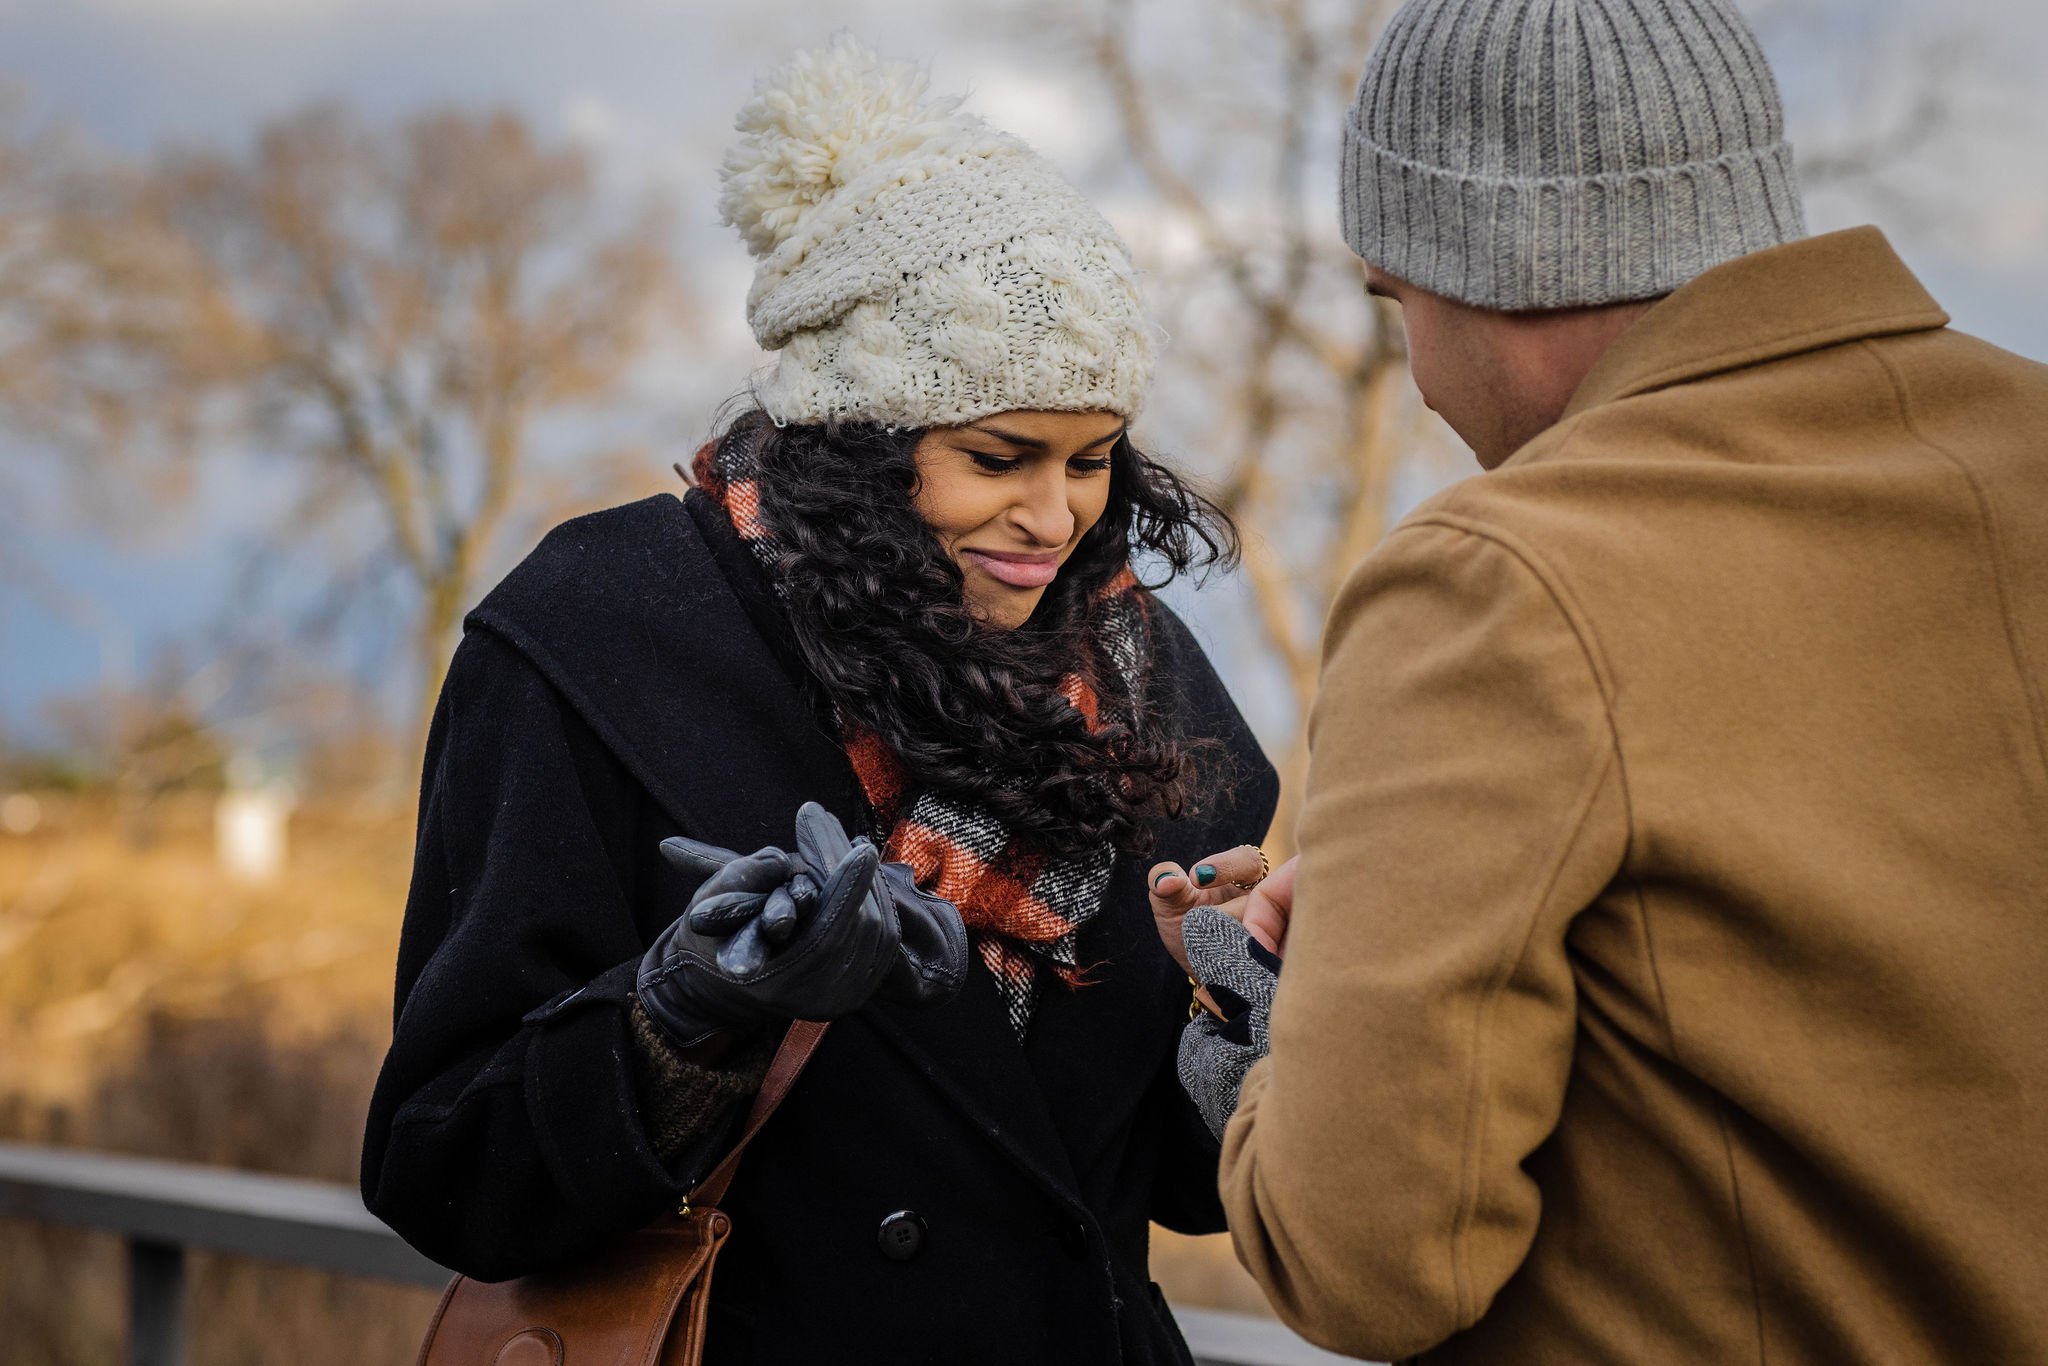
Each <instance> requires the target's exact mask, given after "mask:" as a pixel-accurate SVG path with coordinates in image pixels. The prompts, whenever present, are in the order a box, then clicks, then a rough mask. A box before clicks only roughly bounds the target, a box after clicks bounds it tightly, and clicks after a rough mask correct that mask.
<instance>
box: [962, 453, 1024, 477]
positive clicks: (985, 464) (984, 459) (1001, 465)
mask: <svg viewBox="0 0 2048 1366" xmlns="http://www.w3.org/2000/svg"><path fill="white" fill-rule="evenodd" d="M967 458H968V459H970V460H972V461H973V462H974V463H975V464H977V465H979V466H981V467H982V468H983V469H985V470H987V471H989V472H990V473H991V474H1008V473H1009V472H1010V471H1011V470H1014V469H1016V468H1017V467H1018V466H1019V465H1021V464H1023V463H1024V462H1023V461H1021V460H1011V459H1008V458H1006V457H1004V456H1000V455H989V454H988V453H986V452H984V451H969V452H967Z"/></svg>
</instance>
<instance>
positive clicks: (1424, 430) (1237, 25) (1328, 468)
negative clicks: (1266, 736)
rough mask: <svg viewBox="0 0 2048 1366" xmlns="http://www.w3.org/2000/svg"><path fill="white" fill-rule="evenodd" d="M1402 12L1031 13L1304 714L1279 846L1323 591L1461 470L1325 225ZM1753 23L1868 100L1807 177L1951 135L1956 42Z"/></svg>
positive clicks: (1148, 9)
mask: <svg viewBox="0 0 2048 1366" xmlns="http://www.w3.org/2000/svg"><path fill="white" fill-rule="evenodd" d="M1397 4H1398V0H1170V3H1169V0H1063V3H1062V4H1061V5H1060V7H1059V8H1058V9H1057V10H1056V11H1055V12H1054V22H1053V23H1052V24H1051V25H1050V26H1049V27H1048V25H1047V24H1046V22H1045V17H1044V16H1045V11H1044V9H1043V6H1042V5H1034V6H1032V8H1031V12H1030V17H1029V19H1028V27H1029V31H1030V32H1032V33H1034V34H1044V33H1047V32H1050V33H1051V34H1052V35H1054V41H1057V42H1060V43H1062V44H1064V45H1065V46H1066V48H1067V49H1069V50H1070V51H1072V52H1074V53H1076V54H1078V55H1079V56H1080V57H1081V58H1082V59H1083V69H1084V70H1085V71H1086V72H1087V73H1088V74H1089V76H1090V77H1091V81H1092V84H1093V86H1094V87H1095V89H1096V90H1097V91H1098V92H1099V94H1100V96H1101V97H1102V99H1103V100H1104V101H1105V103H1106V105H1107V106H1108V108H1109V109H1110V110H1111V111H1112V113H1113V118H1114V123H1113V127H1114V130H1115V143H1116V151H1115V156H1114V164H1113V165H1112V166H1110V167H1108V168H1107V173H1106V175H1105V177H1104V179H1105V184H1106V186H1107V187H1108V188H1111V189H1115V188H1120V187H1125V186H1127V187H1129V188H1131V189H1132V190H1134V191H1135V192H1136V196H1137V197H1138V198H1140V199H1141V200H1142V201H1143V202H1144V203H1145V204H1146V205H1147V208H1146V210H1145V212H1144V215H1143V216H1142V219H1141V221H1139V222H1136V223H1134V224H1133V225H1132V227H1133V232H1132V236H1133V237H1134V239H1135V240H1134V243H1133V245H1134V249H1135V250H1136V251H1137V252H1138V254H1139V256H1140V258H1141V264H1143V265H1145V266H1146V267H1147V268H1148V269H1150V270H1151V271H1152V272H1153V274H1154V278H1155V280H1156V282H1157V283H1156V286H1155V288H1154V290H1153V295H1154V300H1155V303H1156V304H1157V305H1158V306H1159V307H1160V308H1161V310H1162V313H1163V314H1164V315H1165V318H1166V321H1167V324H1168V328H1169V331H1170V332H1171V333H1172V334H1173V344H1172V348H1171V364H1170V366H1169V367H1168V372H1167V373H1166V374H1165V375H1164V376H1163V377H1162V379H1163V383H1162V389H1163V391H1164V392H1163V393H1162V395H1161V398H1160V401H1159V402H1158V403H1156V404H1155V405H1154V411H1155V413H1158V414H1162V415H1163V416H1164V420H1165V421H1167V422H1169V423H1172V424H1173V425H1174V426H1176V427H1177V428H1178V429H1179V431H1180V432H1181V433H1182V434H1183V435H1184V437H1187V438H1191V439H1192V444H1194V445H1195V446H1197V447H1198V448H1199V449H1201V450H1203V451H1204V452H1207V453H1211V454H1213V455H1214V456H1217V457H1220V463H1221V477H1220V481H1219V483H1220V490H1221V494H1222V498H1221V501H1222V502H1223V504H1224V505H1225V506H1226V507H1227V508H1228V509H1229V510H1230V511H1231V512H1232V513H1233V514H1234V515H1236V516H1237V517H1238V518H1239V520H1240V522H1241V523H1242V524H1243V525H1244V526H1245V528H1246V530H1247V532H1248V533H1249V535H1248V546H1247V556H1246V578H1247V580H1248V582H1249V586H1250V589H1251V592H1252V594H1253V597H1254V599H1255V603H1256V609H1257V616H1258V630H1259V633H1260V645H1261V647H1262V648H1263V650H1264V651H1265V652H1266V653H1267V654H1268V655H1270V656H1271V658H1272V659H1273V660H1274V661H1275V662H1277V664H1278V665H1279V666H1280V670H1281V672H1282V673H1283V674H1284V676H1285V677H1286V679H1287V681H1288V683H1289V686H1290V692H1291V696H1290V698H1289V701H1290V702H1291V703H1292V711H1293V715H1294V717H1295V719H1296V722H1297V724H1296V725H1295V727H1294V738H1293V740H1292V742H1291V744H1290V746H1289V749H1288V752H1287V753H1286V754H1284V755H1283V756H1281V772H1282V778H1283V784H1284V786H1283V798H1282V806H1281V811H1280V814H1279V817H1278V819H1277V821H1276V823H1275V827H1274V829H1275V839H1276V841H1279V842H1281V843H1283V844H1284V843H1286V842H1287V841H1288V840H1289V839H1291V832H1292V830H1293V825H1294V814H1295V806H1294V800H1295V798H1297V797H1298V794H1299V793H1300V790H1301V786H1302V779H1303V778H1304V776H1305V770H1306V765H1307V746H1306V736H1305V734H1304V732H1303V729H1302V726H1301V724H1300V722H1302V721H1303V720H1305V718H1306V716H1307V715H1308V710H1309V707H1310V705H1311V703H1312V702H1313V700H1314V696H1315V688H1316V673H1317V665H1318V637H1319V634H1320V630H1321V626H1322V621H1323V618H1324V615H1325V614H1326V612H1327V611H1328V609H1329V606H1330V602H1331V600H1332V598H1333V596H1334V594H1335V592H1336V590H1337V589H1338V587H1339V586H1340V585H1341V584H1342V582H1343V579H1344V578H1345V576H1346V575H1347V574H1348V573H1349V572H1350V570H1351V569H1352V568H1353V566H1355V565H1356V564H1357V563H1358V561H1359V560H1360V559H1361V558H1363V557H1364V555H1365V553H1366V552H1367V551H1368V550H1370V549H1371V548H1372V546H1373V545H1374V544H1376V543H1377V542H1378V540H1379V539H1380V537H1381V536H1382V535H1383V534H1384V533H1385V531H1386V530H1387V529H1388V523H1389V514H1390V512H1391V511H1394V510H1396V506H1397V498H1396V492H1397V485H1398V484H1399V482H1400V481H1401V480H1402V478H1403V477H1404V476H1411V477H1413V478H1414V479H1415V480H1416V481H1417V482H1419V483H1420V482H1440V481H1442V480H1443V479H1444V478H1446V477H1448V474H1449V471H1451V470H1452V469H1462V468H1464V466H1463V464H1462V462H1461V461H1460V460H1459V459H1458V458H1457V451H1458V448H1457V447H1456V445H1455V443H1454V442H1453V441H1451V440H1450V439H1448V433H1447V432H1445V430H1444V429H1443V428H1442V427H1441V424H1439V423H1437V422H1436V421H1435V419H1434V418H1432V417H1431V416H1430V415H1429V414H1428V413H1427V412H1426V411H1425V410H1424V409H1423V407H1422V405H1421V402H1420V398H1419V396H1418V395H1417V394H1416V393H1415V392H1414V387H1413V384H1412V382H1411V380H1410V379H1409V376H1408V373H1407V364H1406V360H1407V357H1406V352H1405V345H1404V341H1403V335H1402V331H1401V328H1400V324H1399V319H1398V316H1397V314H1396V313H1395V312H1394V311H1392V310H1390V309H1389V308H1388V307H1387V306H1386V305H1385V304H1381V303H1375V302H1374V301H1372V300H1370V299H1368V298H1367V297H1366V296H1365V294H1364V292H1363V287H1362V286H1363V282H1362V278H1361V272H1360V268H1359V265H1358V262H1357V261H1356V259H1355V258H1354V257H1353V256H1352V254H1351V253H1350V251H1349V250H1348V249H1347V248H1346V247H1345V245H1344V243H1343V241H1342V239H1341V237H1340V236H1339V233H1338V225H1337V221H1336V217H1337V215H1336V207H1335V175H1336V167H1337V142H1338V133H1339V127H1340V122H1339V121H1340V119H1341V118H1342V117H1343V114H1344V111H1345V110H1346V109H1348V107H1349V105H1350V102H1351V97H1352V92H1353V89H1354V86H1355V84H1356V82H1357V79H1358V75H1359V73H1360V71H1361V70H1362V69H1363V68H1364V65H1365V61H1366V57H1367V55H1368V54H1369V52H1370V49H1371V46H1372V43H1373V42H1374V40H1375V39H1376V38H1377V36H1378V33H1379V31H1380V29H1381V27H1382V26H1383V25H1384V24H1385V22H1386V20H1387V19H1388V18H1389V17H1390V16H1391V14H1392V12H1393V11H1394V9H1395V8H1396V7H1397ZM1766 17H1767V18H1768V20H1769V21H1770V22H1771V23H1772V24H1774V25H1782V26H1798V25H1803V26H1806V27H1807V28H1808V29H1809V30H1815V31H1818V32H1820V33H1822V34H1823V35H1826V36H1827V37H1829V38H1830V39H1832V46H1831V45H1830V44H1829V43H1827V42H1823V43H1822V44H1820V45H1819V47H1818V48H1817V51H1818V52H1819V54H1820V56H1821V57H1824V58H1826V59H1828V60H1831V61H1833V62H1834V63H1835V64H1836V66H1837V67H1838V68H1839V74H1840V75H1841V76H1842V80H1841V82H1840V83H1839V85H1840V88H1841V89H1844V90H1848V91H1851V92H1856V97H1857V98H1858V99H1860V100H1861V101H1862V104H1861V110H1862V112H1861V114H1860V116H1851V117H1846V118H1844V117H1839V111H1837V110H1834V109H1829V110H1827V111H1825V112H1828V113H1830V114H1836V115H1837V117H1835V118H1833V119H1830V120H1828V121H1826V122H1825V123H1824V124H1822V126H1820V127H1819V128H1818V129H1817V130H1816V131H1817V133H1818V136H1817V137H1816V138H1815V139H1813V140H1811V141H1810V142H1806V143H1802V146H1801V154H1802V155H1801V160H1802V165H1803V166H1806V167H1807V168H1809V169H1808V178H1809V180H1812V181H1816V182H1819V183H1823V184H1825V185H1827V186H1828V187H1829V188H1831V189H1847V190H1850V191H1852V192H1856V193H1860V194H1861V195H1862V196H1863V197H1864V198H1865V199H1867V200H1869V201H1871V202H1881V203H1885V204H1892V203H1895V202H1896V201H1897V200H1898V199H1899V194H1898V192H1897V190H1896V188H1895V186H1894V185H1893V183H1892V181H1891V180H1890V179H1888V176H1889V174H1890V173H1891V172H1894V171H1895V170H1896V169H1897V167H1898V166H1899V165H1900V164H1901V162H1902V160H1903V159H1905V158H1908V157H1919V156H1925V155H1926V154H1927V152H1928V151H1929V150H1930V149H1932V148H1936V147H1938V146H1940V145H1941V144H1942V142H1943V141H1944V140H1945V139H1947V138H1949V137H1950V136H1951V134H1952V133H1953V132H1954V131H1955V130H1956V128H1957V126H1958V119H1957V117H1956V112H1955V99H1954V88H1953V80H1952V78H1953V74H1954V72H1955V71H1956V69H1957V67H1958V63H1959V58H1958V56H1957V53H1958V51H1959V50H1960V49H1959V47H1958V41H1959V40H1958V39H1957V37H1956V35H1954V34H1953V33H1950V34H1948V35H1947V37H1946V38H1945V39H1944V40H1943V41H1942V42H1940V43H1938V44H1936V45H1935V46H1934V47H1931V48H1930V47H1927V46H1926V45H1925V44H1924V43H1923V44H1922V56H1923V58H1925V60H1922V61H1920V62H1919V63H1918V64H1917V65H1911V66H1907V67H1903V68H1898V70H1899V72H1900V74H1899V77H1898V79H1893V80H1872V79H1870V78H1868V77H1867V76H1862V75H1859V74H1858V73H1859V72H1862V71H1864V70H1865V68H1867V67H1869V66H1870V61H1869V59H1870V56H1871V53H1872V51H1873V48H1872V44H1873V43H1877V44H1880V45H1881V44H1882V43H1883V42H1884V41H1886V38H1885V33H1884V29H1883V26H1882V25H1876V26H1867V27H1866V28H1865V29H1863V30H1859V32H1857V33H1856V34H1854V35H1852V37H1851V38H1850V40H1849V41H1848V42H1846V43H1844V42H1843V40H1842V34H1843V31H1844V27H1845V25H1846V26H1849V27H1855V21H1856V13H1855V10H1854V7H1853V6H1847V7H1845V5H1844V4H1842V3H1840V0H1775V2H1774V4H1773V5H1772V6H1771V12H1770V13H1769V14H1768V16H1766ZM1930 53H1932V54H1934V55H1933V56H1929V55H1928V54H1930ZM1884 69H1885V70H1888V71H1889V70H1893V69H1894V68H1892V67H1890V66H1887V67H1885V68H1884ZM1831 88H1833V87H1831ZM1792 93H1793V94H1794V95H1796V94H1797V93H1798V92H1796V91H1795V92H1792ZM1809 103H1812V102H1809ZM1800 112H1801V111H1800V108H1799V106H1798V105H1797V103H1796V101H1795V109H1794V113H1795V117H1797V116H1798V115H1799V114H1800ZM1816 122H1820V120H1819V119H1818V118H1816ZM1907 198H1908V200H1910V194H1909V195H1908V196H1907Z"/></svg>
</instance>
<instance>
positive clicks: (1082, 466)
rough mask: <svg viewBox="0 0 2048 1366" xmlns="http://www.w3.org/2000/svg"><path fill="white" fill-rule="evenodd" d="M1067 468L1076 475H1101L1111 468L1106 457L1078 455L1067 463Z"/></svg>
mask: <svg viewBox="0 0 2048 1366" xmlns="http://www.w3.org/2000/svg"><path fill="white" fill-rule="evenodd" d="M1067 468H1068V469H1070V470H1072V471H1074V473H1076V474H1100V473H1102V472H1103V471H1104V470H1106V469H1108V468H1109V457H1108V456H1106V455H1087V456H1082V455H1077V456H1075V457H1074V458H1073V459H1072V460H1069V461H1068V462H1067Z"/></svg>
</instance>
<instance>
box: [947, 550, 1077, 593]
mask: <svg viewBox="0 0 2048 1366" xmlns="http://www.w3.org/2000/svg"><path fill="white" fill-rule="evenodd" d="M960 554H961V556H962V557H963V558H965V559H967V560H970V561H972V562H973V563H974V564H975V565H977V566H978V567H980V569H981V570H982V571H983V572H984V573H986V574H987V575H988V576H989V577H990V578H992V579H994V580H996V581H997V582H998V583H1006V584H1008V585H1010V587H1012V588H1043V587H1045V586H1046V585H1047V584H1049V583H1051V582H1052V581H1053V580H1054V579H1055V578H1058V577H1059V572H1060V556H1059V552H1058V551H1056V550H1046V551H1041V552H1039V553H1037V554H1035V555H1027V554H1022V553H1020V552H1016V551H1006V550H962V551H961V552H960Z"/></svg>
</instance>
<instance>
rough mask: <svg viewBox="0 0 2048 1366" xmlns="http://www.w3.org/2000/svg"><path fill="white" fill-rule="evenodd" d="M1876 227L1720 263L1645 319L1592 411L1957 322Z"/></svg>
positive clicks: (1585, 401) (1614, 355)
mask: <svg viewBox="0 0 2048 1366" xmlns="http://www.w3.org/2000/svg"><path fill="white" fill-rule="evenodd" d="M1948 321H1949V317H1948V314H1946V313H1944V312H1943V311H1942V309H1941V305H1939V304H1937V303H1936V302H1935V301H1934V298H1933V296H1932V295H1930V294H1929V293H1928V292H1927V290H1926V289H1925V288H1924V287H1923V286H1922V285H1921V283H1920V282H1919V280H1917V279H1915V278H1914V276H1913V273H1912V272H1911V271H1910V270H1908V269H1907V268H1906V265H1905V262H1903V261H1901V260H1900V259H1899V256H1898V253H1897V252H1895V251H1893V250H1892V247H1891V244H1890V243H1889V242H1887V241H1886V240H1885V236H1884V234H1883V233H1882V232H1880V231H1879V230H1878V229H1876V228H1868V227H1866V228H1851V229H1849V230H1847V231H1845V232H1835V233H1828V234H1826V235H1825V236H1821V237H1813V238H1808V239H1806V240H1804V241H1799V242H1791V243H1787V244H1786V245H1784V246H1781V247H1772V248H1770V249H1769V250H1766V251H1760V252H1757V253H1755V254H1753V255H1750V256H1743V257H1739V258H1737V259H1736V260H1733V261H1730V262H1728V263H1727V264H1726V265H1722V266H1717V267H1715V268H1714V269H1713V270H1710V271H1708V272H1707V273H1706V274H1704V275H1702V276H1700V277H1699V278H1698V279H1696V280H1694V281H1692V282H1691V283H1690V284H1687V285H1684V286H1683V287H1681V288H1679V289H1677V290H1675V291H1674V292H1673V293H1672V294H1671V295H1670V296H1669V297H1668V298H1666V299H1664V300H1662V301H1661V302H1659V303H1658V304H1657V305H1656V306H1655V307H1653V308H1651V309H1650V310H1649V311H1648V312H1646V313H1645V314H1643V316H1642V317H1641V318H1640V319H1639V320H1638V321H1637V322H1636V324H1635V326H1633V327H1631V328H1630V329H1629V330H1628V331H1627V332H1625V333H1623V334H1622V337H1621V339H1620V340H1619V341H1617V342H1616V343H1615V344H1614V345H1613V346H1612V347H1611V348H1609V350H1608V352H1607V354H1606V355H1604V356H1602V357H1601V358H1600V360H1599V362H1598V363H1597V364H1595V365H1594V367H1593V369H1592V371H1591V372H1590V373H1589V374H1588V375H1587V376H1586V378H1585V381H1584V382H1583V383H1582V384H1580V386H1579V388H1578V392H1577V393H1575V394H1574V395H1573V396H1572V401H1571V403H1570V405H1569V406H1568V407H1566V409H1565V412H1564V417H1565V419H1570V418H1572V417H1576V416H1577V415H1578V414H1580V413H1582V412H1584V411H1586V410H1587V409H1589V408H1593V407H1597V406H1599V405H1600V404H1603V403H1612V402H1614V401H1615V400H1617V399H1623V398H1630V397H1633V396H1634V395H1636V394H1644V393H1649V392H1650V391H1652V390H1654V389H1662V388H1666V387H1668V386H1670V385H1674V384H1684V383H1688V382H1690V381H1693V380H1700V379H1705V378H1707V377H1708V376H1710V375H1716V374H1721V373H1723V372H1725V371H1729V370H1738V369H1741V368H1743V367H1745V366H1751V365H1760V364H1763V363H1764V362H1767V361H1773V360H1781V359H1783V358H1785V357H1787V356H1792V355H1797V354H1798V353H1800V352H1802V351H1812V350H1816V349H1818V348H1820V347H1823V346H1834V345H1838V344H1840V343H1842V342H1848V341H1857V340H1861V339H1863V338H1868V337H1883V336H1892V335H1896V334H1898V333H1901V332H1923V331H1931V330H1933V329H1935V328H1940V327H1946V326H1948Z"/></svg>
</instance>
